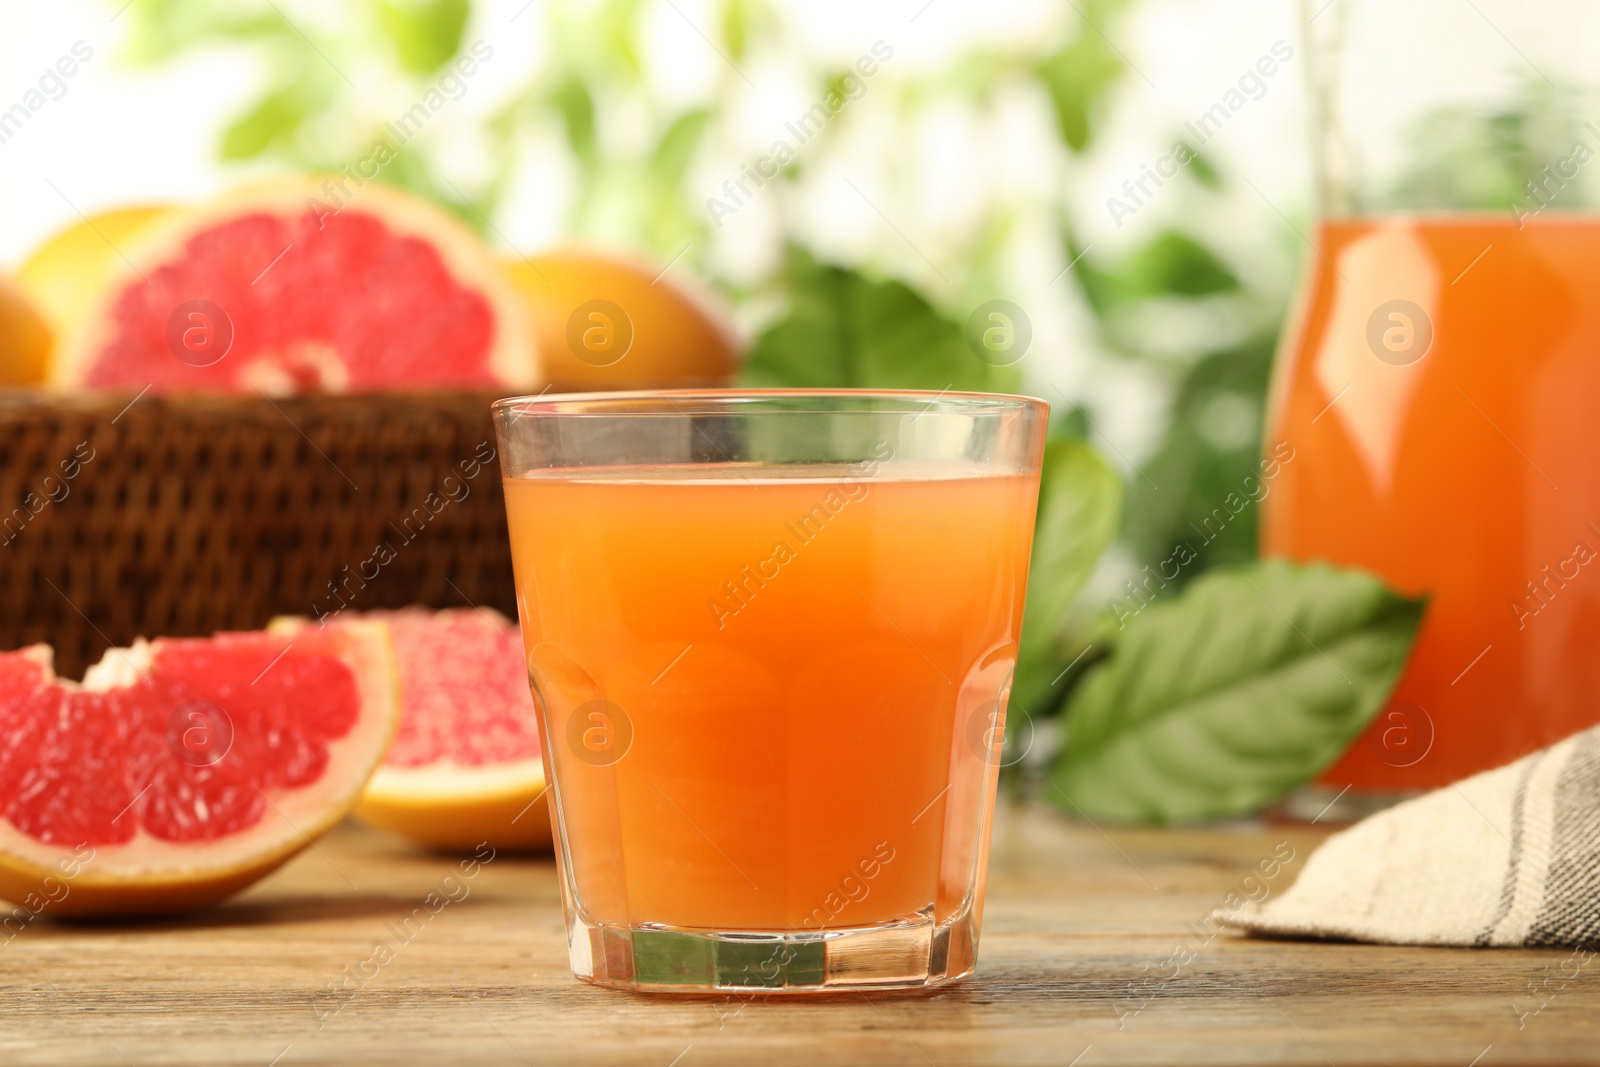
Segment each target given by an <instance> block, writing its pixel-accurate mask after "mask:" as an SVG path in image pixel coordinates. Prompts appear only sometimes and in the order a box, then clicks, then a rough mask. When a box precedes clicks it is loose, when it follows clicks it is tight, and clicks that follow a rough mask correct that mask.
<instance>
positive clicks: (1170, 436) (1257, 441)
mask: <svg viewBox="0 0 1600 1067" xmlns="http://www.w3.org/2000/svg"><path fill="white" fill-rule="evenodd" d="M1273 349H1274V338H1273V336H1272V335H1271V334H1267V335H1263V336H1259V337H1255V338H1251V339H1250V340H1248V341H1246V342H1244V343H1243V344H1240V345H1237V346H1235V347H1233V348H1228V349H1223V350H1221V351H1217V352H1211V353H1208V354H1207V355H1206V356H1205V357H1203V358H1202V359H1200V360H1199V361H1198V362H1197V363H1195V365H1194V367H1193V368H1192V369H1191V370H1190V371H1189V372H1188V374H1187V376H1186V377H1185V378H1184V380H1183V383H1182V385H1181V386H1180V387H1179V389H1178V395H1177V396H1176V398H1174V400H1173V404H1172V414H1171V422H1170V423H1169V425H1168V427H1167V431H1166V434H1165V436H1164V437H1163V439H1162V442H1161V445H1160V447H1159V448H1158V449H1157V450H1156V452H1155V454H1154V455H1153V456H1151V457H1150V459H1148V460H1147V461H1145V462H1144V463H1143V464H1142V467H1141V469H1142V470H1143V472H1144V475H1143V476H1142V477H1137V478H1134V479H1133V481H1132V482H1131V483H1130V484H1129V487H1128V508H1127V512H1126V515H1125V518H1124V523H1123V537H1124V540H1125V541H1126V542H1127V544H1128V547H1129V548H1131V549H1132V550H1133V553H1134V559H1135V561H1136V562H1137V563H1141V564H1142V563H1149V564H1151V565H1152V566H1156V565H1159V564H1160V563H1162V562H1163V561H1165V560H1169V559H1172V558H1173V556H1174V553H1175V551H1176V550H1179V549H1180V548H1181V549H1182V550H1183V553H1184V554H1186V555H1187V554H1190V553H1192V554H1193V555H1194V559H1193V560H1192V561H1191V562H1189V563H1187V564H1185V565H1184V566H1183V568H1182V570H1180V571H1179V572H1178V574H1177V577H1176V579H1174V581H1175V584H1177V585H1183V584H1184V583H1186V582H1187V581H1188V580H1189V579H1190V578H1191V577H1192V576H1194V575H1195V574H1198V573H1199V572H1201V571H1203V570H1205V569H1207V568H1209V567H1212V566H1216V565H1219V564H1226V563H1244V562H1248V561H1250V560H1253V559H1255V558H1256V545H1257V543H1258V541H1259V538H1258V536H1257V529H1258V525H1259V522H1260V517H1261V516H1260V513H1261V507H1262V504H1261V502H1262V501H1263V500H1265V499H1266V498H1267V496H1268V495H1270V494H1271V492H1272V490H1273V484H1274V479H1275V478H1276V477H1277V474H1278V471H1279V470H1280V469H1281V468H1282V467H1283V465H1284V464H1286V463H1292V462H1293V461H1294V452H1293V450H1292V449H1288V448H1287V446H1285V445H1283V444H1282V443H1278V442H1275V443H1273V444H1272V445H1270V446H1269V447H1267V448H1265V449H1263V447H1262V443H1261V423H1262V412H1263V408H1264V407H1265V405H1266V390H1267V378H1268V375H1269V374H1270V373H1271V367H1272V355H1273ZM1146 478H1148V479H1149V480H1148V481H1146V480H1145V479H1146ZM1157 486H1160V487H1161V488H1159V489H1158V488H1156V487H1157ZM1241 505H1242V506H1241ZM1169 570H1170V568H1169Z"/></svg>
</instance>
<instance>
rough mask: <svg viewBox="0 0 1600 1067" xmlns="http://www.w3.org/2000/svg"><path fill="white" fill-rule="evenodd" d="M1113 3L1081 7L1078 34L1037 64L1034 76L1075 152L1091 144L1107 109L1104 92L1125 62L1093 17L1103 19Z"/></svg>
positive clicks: (1064, 135) (1067, 142)
mask: <svg viewBox="0 0 1600 1067" xmlns="http://www.w3.org/2000/svg"><path fill="white" fill-rule="evenodd" d="M1110 6H1112V5H1109V4H1095V3H1090V4H1088V5H1087V7H1088V8H1089V11H1087V12H1083V11H1082V9H1080V13H1081V14H1082V19H1081V21H1080V23H1079V26H1078V33H1077V36H1075V37H1074V38H1073V39H1072V40H1071V41H1069V42H1068V43H1067V44H1066V45H1065V46H1064V47H1062V48H1060V49H1059V50H1057V51H1056V52H1053V53H1051V54H1050V55H1049V56H1046V57H1045V58H1044V59H1042V60H1040V62H1039V64H1038V66H1037V67H1035V68H1034V74H1035V76H1036V77H1038V79H1039V80H1040V81H1041V82H1042V83H1044V88H1045V91H1046V92H1047V93H1049V94H1050V103H1051V104H1052V105H1053V106H1054V108H1055V112H1056V126H1057V128H1058V129H1059V130H1060V133H1061V140H1062V141H1063V142H1064V143H1065V144H1066V145H1067V147H1068V148H1070V149H1072V150H1073V151H1074V152H1082V151H1084V150H1085V149H1086V148H1088V147H1089V142H1090V141H1091V140H1092V139H1093V137H1094V133H1095V127H1096V123H1097V121H1098V119H1099V118H1100V115H1101V113H1102V112H1103V111H1104V110H1105V92H1106V90H1107V89H1108V88H1110V86H1111V85H1112V84H1113V83H1115V82H1116V80H1117V79H1118V78H1119V77H1121V76H1122V72H1123V69H1124V67H1125V65H1126V64H1125V63H1124V62H1123V59H1122V57H1121V56H1120V55H1119V54H1118V53H1117V51H1116V50H1115V49H1114V48H1112V46H1111V42H1109V41H1108V40H1106V38H1105V36H1104V35H1103V34H1102V33H1101V32H1100V30H1099V29H1098V28H1096V26H1095V25H1093V24H1092V23H1091V19H1092V20H1093V22H1101V21H1102V20H1103V19H1104V18H1105V16H1106V15H1107V14H1108V13H1109V12H1107V11H1106V10H1105V8H1107V7H1110Z"/></svg>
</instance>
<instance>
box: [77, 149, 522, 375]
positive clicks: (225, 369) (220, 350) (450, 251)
mask: <svg viewBox="0 0 1600 1067" xmlns="http://www.w3.org/2000/svg"><path fill="white" fill-rule="evenodd" d="M331 185H332V183H331V182H322V181H320V180H319V179H314V178H286V179H280V180H277V181H273V182H270V183H267V184H264V185H258V186H253V187H250V188H246V189H242V190H239V191H236V192H234V193H231V194H229V195H227V196H224V197H222V198H221V199H219V200H216V201H214V202H212V203H209V204H205V205H201V206H198V207H193V208H187V209H181V210H176V211H170V212H166V213H164V214H162V215H160V217H158V218H154V219H152V220H149V221H148V225H143V226H141V227H140V228H139V229H137V231H136V232H134V233H133V235H132V236H130V237H129V239H128V241H127V244H126V246H125V247H121V248H118V249H117V251H118V253H119V255H118V256H117V260H116V262H115V263H114V264H113V266H114V267H115V268H116V269H115V270H114V271H113V273H112V275H111V277H110V279H109V281H107V282H106V283H105V285H104V286H103V288H102V291H101V292H100V293H99V294H98V297H97V299H96V301H95V302H94V304H93V307H92V309H91V310H90V311H89V312H88V313H87V315H86V316H85V317H84V319H83V321H82V322H81V324H77V325H72V324H69V327H68V329H67V332H66V334H65V336H64V337H63V338H62V340H61V344H60V345H59V347H58V351H57V356H56V359H55V360H54V362H53V365H52V367H51V379H52V380H53V381H55V382H57V383H59V384H67V385H83V386H90V387H96V388H108V389H127V390H140V389H144V388H145V387H146V386H149V387H151V388H152V389H154V390H155V391H157V392H172V391H179V390H215V391H244V392H249V391H254V390H260V391H262V392H265V393H267V394H269V395H284V394H290V393H301V392H331V393H338V392H359V391H369V390H381V389H397V388H398V389H405V388H411V389H420V388H437V387H456V388H474V387H485V388H487V387H491V386H496V385H501V386H509V387H526V386H528V385H532V384H534V383H535V382H536V381H537V380H538V378H539V363H538V359H537V355H536V351H535V347H534V342H533V340H532V335H531V334H530V332H529V329H528V326H527V322H526V312H525V310H524V308H523V305H522V302H521V300H520V298H519V297H518V295H517V293H516V291H515V289H514V288H513V287H512V286H511V284H510V282H509V280H508V279H507V278H506V277H505V274H504V272H503V271H502V270H501V268H500V266H499V264H498V263H497V261H496V260H495V259H494V257H493V256H492V255H491V254H490V253H489V251H488V250H487V249H486V248H485V247H484V246H483V244H482V242H481V241H479V239H478V238H477V236H476V235H475V234H473V233H472V232H471V231H469V230H467V229H466V228H465V227H464V226H462V225H461V224H460V223H458V222H457V221H456V220H455V219H453V218H452V217H450V216H449V215H448V214H446V213H445V212H443V211H441V210H440V209H439V208H436V207H434V206H432V205H431V204H428V203H426V202H424V201H422V200H419V199H417V198H415V197H413V196H410V195H408V194H406V193H403V192H400V191H399V190H396V189H393V188H390V187H387V186H383V185H380V184H377V183H368V184H366V185H364V186H361V187H360V188H358V189H352V190H349V194H348V195H347V196H335V195H333V194H332V193H331V192H330V188H331ZM347 188H348V185H347Z"/></svg>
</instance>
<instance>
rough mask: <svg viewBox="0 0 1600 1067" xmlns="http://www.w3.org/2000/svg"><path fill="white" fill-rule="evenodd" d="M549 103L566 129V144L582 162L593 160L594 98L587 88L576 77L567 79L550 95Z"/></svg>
mask: <svg viewBox="0 0 1600 1067" xmlns="http://www.w3.org/2000/svg"><path fill="white" fill-rule="evenodd" d="M550 103H551V104H553V105H554V106H555V109H556V110H557V111H559V112H560V113H561V120H562V121H563V122H564V123H565V124H566V127H567V143H568V144H570V145H571V146H572V151H573V153H574V154H575V155H576V156H577V157H578V158H579V159H581V160H583V161H584V162H586V163H588V162H592V161H593V160H594V158H595V146H594V97H593V96H591V95H590V94H589V87H588V86H586V85H584V84H583V82H582V81H580V80H579V79H578V78H576V77H572V78H568V79H567V80H566V81H564V82H562V83H561V84H560V85H558V86H556V88H555V90H554V91H553V92H551V94H550Z"/></svg>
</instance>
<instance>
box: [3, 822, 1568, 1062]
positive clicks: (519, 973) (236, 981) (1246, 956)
mask: <svg viewBox="0 0 1600 1067" xmlns="http://www.w3.org/2000/svg"><path fill="white" fill-rule="evenodd" d="M1324 833H1325V831H1324V830H1323V829H1322V828H1319V827H1305V826H1290V827H1273V826H1267V827H1261V826H1252V827H1248V828H1241V829H1237V830H1206V831H1183V832H1167V831H1156V830H1134V831H1110V830H1108V831H1107V832H1106V833H1101V832H1100V831H1098V830H1096V829H1094V828H1092V827H1090V826H1086V825H1083V824H1078V823H1073V822H1069V821H1067V820H1066V819H1064V818H1061V817H1059V816H1057V815H1055V814H1053V813H1050V812H1047V811H1039V810H1005V811H1003V812H1002V814H1001V818H1000V820H999V822H998V825H997V828H996V836H995V846H994V855H993V867H992V874H991V877H990V881H989V887H990V888H989V904H988V908H987V916H986V921H985V924H984V932H983V947H982V955H981V958H980V963H979V969H978V974H977V976H976V977H975V978H973V979H971V980H968V981H966V982H964V983H961V984H959V985H957V986H955V987H953V988H951V989H949V990H947V991H945V992H941V993H937V994H933V995H927V994H889V995H878V996H875V997H872V998H870V999H869V998H867V997H865V996H861V995H841V996H831V997H827V998H822V999H793V998H791V999H771V1000H761V999H749V1000H748V1001H747V1000H744V999H741V998H738V997H714V998H696V999H667V998H662V997H650V996H643V995H636V994H629V993H620V992H613V991H607V990H600V989H594V988H590V987H588V986H585V985H582V984H580V983H578V982H576V981H574V980H573V979H572V978H571V977H570V976H569V974H568V972H567V961H566V952H565V947H564V944H563V939H562V932H561V930H562V927H561V909H560V901H559V897H558V894H557V888H556V877H555V870H554V867H553V866H552V864H551V862H550V861H549V860H548V859H544V860H538V859H532V860H530V859H514V858H511V857H499V858H497V859H495V860H494V861H493V862H492V863H490V864H488V865H487V866H485V867H483V868H482V869H481V870H480V871H479V872H478V874H477V877H476V878H474V879H471V880H470V881H461V882H459V883H447V882H444V881H443V879H444V877H445V876H446V875H447V874H450V873H451V872H453V871H456V870H457V868H456V861H455V860H453V859H449V858H446V857H441V856H436V855H429V854H424V853H419V852H414V851H411V850H409V849H408V848H406V847H405V846H403V845H400V844H398V843H396V842H395V841H393V840H391V839H389V838H386V837H382V836H379V835H377V834H374V833H369V832H367V831H363V830H359V829H355V828H349V827H346V828H341V829H340V830H338V831H336V832H335V833H334V834H332V835H331V836H330V837H328V838H327V839H325V840H324V841H322V842H321V843H320V846H319V849H318V850H314V851H307V852H306V853H305V854H304V855H302V856H301V857H299V858H298V859H297V860H295V861H294V862H293V863H292V864H291V865H289V866H288V867H287V868H285V869H284V870H283V871H281V872H279V873H278V874H276V875H274V876H273V877H271V878H269V879H267V880H266V881H265V882H263V883H261V884H260V885H258V886H256V887H255V888H254V889H252V890H251V891H250V892H248V893H246V894H244V895H243V896H241V897H239V898H237V899H236V900H234V901H232V902H231V903H229V904H227V905H226V906H224V907H222V908H220V909H217V910H216V911H213V912H211V913H209V914H207V915H204V916H200V917H197V918H193V919H189V920H186V921H182V922H162V923H156V924H146V925H115V926H69V925H64V924H52V923H48V922H43V921H40V922H37V923H35V924H34V925H32V926H30V927H28V928H26V929H24V930H23V931H22V932H21V933H19V934H17V935H16V936H15V937H14V938H13V939H12V940H11V941H10V942H0V1064H4V1065H7V1067H9V1065H12V1064H40V1063H48V1064H64V1063H72V1064H114V1065H120V1064H124V1063H133V1064H146V1063H184V1064H189V1063H192V1064H218V1063H230V1064H246V1065H250V1067H268V1065H269V1064H276V1065H280V1067H292V1065H296V1064H308V1063H320V1064H349V1063H472V1064H478V1063H483V1064H491V1063H492V1064H513V1065H515V1064H524V1063H526V1064H537V1065H544V1064H562V1063H603V1064H623V1063H627V1064H645V1065H647V1067H669V1065H677V1067H699V1065H701V1064H712V1063H721V1064H754V1063H760V1064H815V1063H830V1064H852V1063H870V1064H873V1065H875V1067H879V1065H888V1064H912V1065H937V1067H946V1065H952V1067H953V1065H956V1064H978V1063H983V1064H1052V1065H1059V1067H1066V1065H1068V1064H1077V1065H1079V1067H1098V1065H1100V1064H1109V1063H1185V1064H1194V1063H1228V1064H1251V1065H1254V1064H1268V1063H1302V1064H1317V1065H1322V1064H1339V1065H1343V1064H1353V1063H1430V1064H1447V1065H1451V1067H1467V1065H1468V1064H1473V1063H1477V1064H1481V1065H1484V1067H1489V1065H1492V1064H1501V1063H1510V1062H1519V1063H1535V1062H1537V1063H1572V1062H1581V1061H1583V1060H1585V1059H1587V1060H1590V1061H1591V1062H1592V1061H1595V1060H1597V1059H1600V965H1596V964H1593V963H1591V964H1590V965H1588V966H1586V967H1585V968H1583V969H1582V970H1580V971H1579V972H1578V974H1577V976H1576V977H1573V978H1570V979H1566V978H1563V977H1562V976H1561V964H1562V961H1564V960H1566V959H1568V957H1569V955H1570V953H1568V952H1566V951H1563V950H1547V951H1508V950H1494V951H1475V950H1468V949H1462V950H1454V949H1414V948H1387V947H1374V946H1363V945H1307V944H1294V943H1283V942H1272V941H1257V940H1245V939H1242V938H1238V937H1235V936H1233V935H1231V934H1226V933H1222V934H1217V935H1216V936H1214V937H1212V938H1210V940H1209V941H1208V940H1207V936H1206V932H1205V930H1204V928H1203V927H1201V922H1202V920H1203V919H1204V917H1205V916H1206V915H1207V914H1208V913H1209V912H1210V910H1211V909H1212V908H1213V907H1215V906H1217V905H1218V904H1220V903H1221V902H1222V901H1223V900H1224V899H1225V898H1226V897H1227V895H1228V894H1229V893H1230V892H1235V891H1241V890H1243V889H1250V890H1253V891H1255V892H1257V893H1258V895H1259V893H1260V892H1261V889H1260V888H1259V887H1257V886H1256V884H1255V883H1249V884H1248V885H1247V883H1246V882H1245V878H1246V876H1247V875H1248V874H1249V873H1250V872H1251V871H1252V870H1253V869H1255V867H1256V865H1257V864H1258V862H1259V861H1260V860H1262V859H1265V858H1267V857H1269V856H1271V855H1272V854H1273V852H1274V850H1275V848H1279V847H1281V846H1280V844H1279V843H1280V842H1287V843H1288V847H1290V848H1293V849H1294V850H1295V854H1296V858H1295V859H1294V860H1293V861H1292V862H1290V863H1289V864H1288V866H1287V868H1286V869H1285V870H1284V871H1283V872H1282V873H1280V874H1279V875H1278V877H1277V878H1275V879H1272V880H1271V881H1270V882H1266V883H1264V885H1265V887H1266V889H1268V890H1269V891H1271V892H1280V891H1281V890H1282V889H1283V888H1284V887H1285V886H1286V885H1287V884H1288V883H1289V881H1290V880H1292V878H1293V877H1294V876H1295V875H1296V874H1297V873H1298V871H1299V869H1300V867H1301V866H1302V865H1303V864H1304V860H1305V856H1306V855H1307V854H1308V853H1309V851H1310V849H1311V848H1312V847H1313V846H1314V845H1315V844H1316V843H1317V842H1318V841H1319V840H1320V839H1321V838H1322V836H1323V835H1324ZM455 885H464V886H466V887H467V889H468V892H467V895H465V896H461V891H460V889H457V888H453V886H455ZM441 887H443V888H445V889H446V890H448V891H449V892H450V893H453V894H454V895H455V896H458V897H460V899H459V900H457V901H455V902H452V903H450V904H449V905H448V906H445V907H444V908H443V909H442V910H440V911H439V912H438V913H437V914H436V915H434V916H433V917H432V918H431V919H430V920H429V921H428V923H427V924H426V925H422V926H418V927H416V929H415V930H414V932H413V933H411V935H410V937H409V940H402V939H401V937H400V936H399V935H398V934H397V933H396V928H395V927H394V926H392V925H391V924H393V923H398V922H399V921H400V920H401V919H402V918H403V917H404V916H406V915H408V914H410V913H411V912H412V909H413V908H415V907H416V906H417V905H418V904H419V903H421V902H422V900H423V898H424V897H425V896H426V895H427V894H428V892H429V891H437V890H439V889H440V888H441ZM1196 930H1199V931H1200V932H1199V933H1196ZM380 940H383V941H387V942H390V943H397V944H398V945H399V947H398V948H397V950H396V951H395V953H394V956H393V958H392V959H390V960H388V961H387V962H384V963H381V965H374V964H371V963H369V962H368V961H369V960H371V959H372V957H373V946H374V943H375V942H378V941H380ZM1180 943H1184V944H1186V945H1187V946H1188V949H1189V951H1191V952H1192V953H1193V955H1192V958H1189V957H1188V954H1187V953H1185V952H1180V953H1179V955H1177V956H1176V957H1175V956H1174V948H1175V946H1177V945H1179V944H1180ZM1185 960H1186V962H1185ZM347 968H350V970H349V971H347V970H346V969H347ZM1572 970H1573V968H1572V967H1571V966H1569V967H1568V968H1567V971H1568V972H1571V971H1572ZM347 974H349V975H350V976H351V977H350V979H349V980H348V982H346V981H345V976H346V975H347ZM1547 979H1548V981H1547ZM341 983H343V987H342V989H341ZM1535 987H1537V988H1539V989H1540V991H1541V993H1542V1000H1543V1002H1544V1003H1543V1007H1542V1009H1540V1010H1538V1011H1537V1013H1536V1014H1535V1013H1534V1011H1533V1009H1539V1008H1540V999H1541V998H1536V997H1535V996H1534V994H1533V992H1531V990H1532V989H1534V988H1535ZM335 989H340V990H341V991H340V992H339V993H338V994H337V995H336V994H335V993H333V992H332V990H335ZM1514 1005H1515V1006H1514ZM1518 1009H1520V1010H1521V1011H1523V1012H1525V1013H1526V1014H1524V1015H1523V1016H1522V1018H1521V1019H1520V1020H1519V1018H1518V1015H1517V1010H1518Z"/></svg>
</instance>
